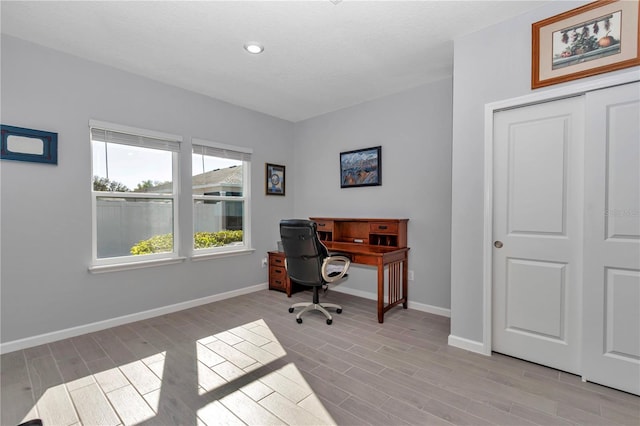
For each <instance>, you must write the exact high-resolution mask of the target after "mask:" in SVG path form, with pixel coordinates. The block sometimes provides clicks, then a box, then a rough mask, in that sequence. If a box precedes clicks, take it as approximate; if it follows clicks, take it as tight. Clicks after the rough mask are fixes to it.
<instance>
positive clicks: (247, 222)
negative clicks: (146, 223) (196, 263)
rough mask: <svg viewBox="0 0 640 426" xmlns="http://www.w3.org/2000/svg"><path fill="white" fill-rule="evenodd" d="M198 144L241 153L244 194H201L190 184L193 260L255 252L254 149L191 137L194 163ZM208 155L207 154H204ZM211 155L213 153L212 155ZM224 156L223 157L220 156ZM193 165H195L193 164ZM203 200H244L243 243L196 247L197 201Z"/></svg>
mask: <svg viewBox="0 0 640 426" xmlns="http://www.w3.org/2000/svg"><path fill="white" fill-rule="evenodd" d="M196 146H200V147H205V148H213V149H216V150H222V151H230V152H233V153H238V154H240V155H241V156H242V157H245V158H243V159H242V160H241V161H242V194H243V195H242V196H237V195H234V196H227V195H201V194H194V193H193V183H192V184H191V185H190V188H191V200H190V201H191V218H192V227H191V231H192V237H191V257H192V259H193V260H202V259H208V258H213V257H225V256H232V255H235V254H242V253H247V252H253V251H254V249H253V248H252V245H251V156H252V154H253V149H251V148H247V147H242V146H238V145H228V144H223V143H219V142H213V141H210V140H206V139H199V138H192V139H191V162H190V164H193V154H194V148H195V147H196ZM202 155H207V154H204V153H203V154H202ZM210 156H211V155H210ZM220 158H223V157H220ZM192 167H193V166H192ZM190 178H193V170H191V176H190ZM196 200H203V201H242V202H243V208H242V210H243V212H242V223H243V225H242V228H243V233H242V240H243V241H242V244H238V245H228V246H222V247H211V248H204V249H196V248H195V238H194V236H195V231H196V223H195V201H196Z"/></svg>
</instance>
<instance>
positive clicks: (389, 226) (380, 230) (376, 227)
mask: <svg viewBox="0 0 640 426" xmlns="http://www.w3.org/2000/svg"><path fill="white" fill-rule="evenodd" d="M369 232H372V233H375V234H397V233H398V223H397V222H371V223H369Z"/></svg>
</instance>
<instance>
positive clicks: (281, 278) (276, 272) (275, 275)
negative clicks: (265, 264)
mask: <svg viewBox="0 0 640 426" xmlns="http://www.w3.org/2000/svg"><path fill="white" fill-rule="evenodd" d="M269 288H270V289H273V290H282V291H287V271H285V269H284V267H282V266H269Z"/></svg>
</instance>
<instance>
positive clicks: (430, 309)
mask: <svg viewBox="0 0 640 426" xmlns="http://www.w3.org/2000/svg"><path fill="white" fill-rule="evenodd" d="M331 291H336V292H339V293H346V294H350V295H352V296H358V297H362V298H363V299H369V300H378V294H377V293H372V292H370V291H362V290H356V289H353V288H349V287H343V286H340V285H338V286H335V287H331ZM407 307H408V308H409V309H415V310H416V311H420V312H427V313H430V314H434V315H440V316H442V317H447V318H451V310H450V309H446V308H441V307H439V306H433V305H427V304H425V303H418V302H412V301H409V303H408V304H407Z"/></svg>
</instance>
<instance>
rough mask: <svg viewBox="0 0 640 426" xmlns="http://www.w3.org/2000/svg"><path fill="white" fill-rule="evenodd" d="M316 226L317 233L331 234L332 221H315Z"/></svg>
mask: <svg viewBox="0 0 640 426" xmlns="http://www.w3.org/2000/svg"><path fill="white" fill-rule="evenodd" d="M316 223H317V224H318V231H324V232H333V221H332V220H316Z"/></svg>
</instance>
